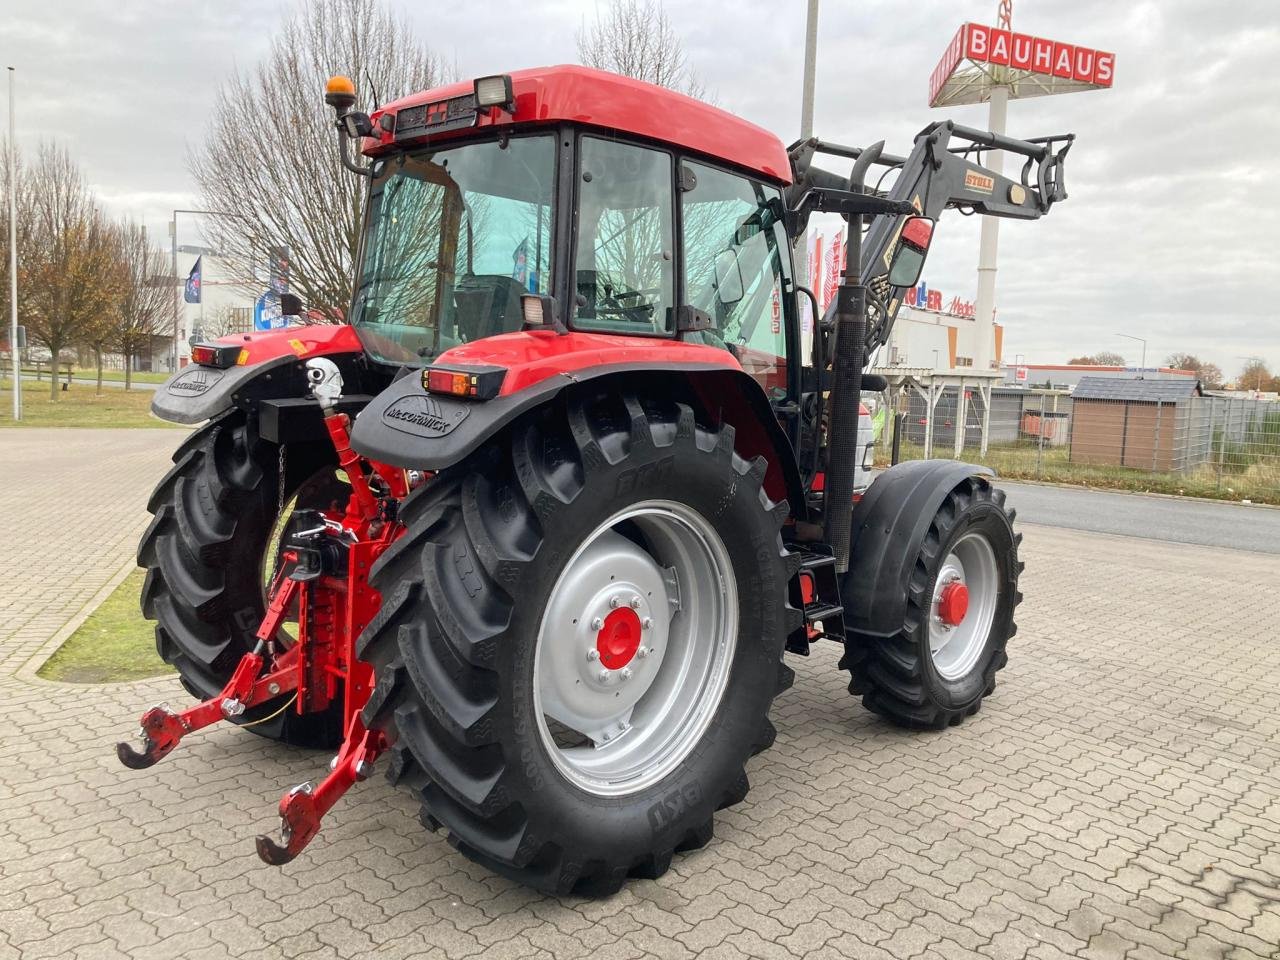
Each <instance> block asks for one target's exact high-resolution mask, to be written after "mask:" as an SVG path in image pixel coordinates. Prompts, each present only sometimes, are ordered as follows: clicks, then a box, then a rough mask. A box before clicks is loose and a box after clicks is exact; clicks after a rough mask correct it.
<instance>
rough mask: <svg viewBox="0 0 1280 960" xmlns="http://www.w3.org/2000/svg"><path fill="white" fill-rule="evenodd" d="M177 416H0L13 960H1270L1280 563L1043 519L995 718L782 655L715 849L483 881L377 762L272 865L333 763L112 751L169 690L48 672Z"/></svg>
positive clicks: (3, 748) (122, 543)
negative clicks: (740, 795) (591, 886)
mask: <svg viewBox="0 0 1280 960" xmlns="http://www.w3.org/2000/svg"><path fill="white" fill-rule="evenodd" d="M178 439H179V435H178V434H169V433H167V432H160V431H148V432H143V431H127V430H118V431H71V430H60V431H46V430H13V429H9V430H2V431H0V511H2V515H3V516H4V517H5V535H4V538H3V543H4V549H3V551H0V584H2V586H0V957H6V958H7V957H24V958H32V960H34V958H40V957H88V958H95V960H97V958H104V960H105V958H112V957H120V956H125V957H138V958H144V957H159V958H168V957H182V958H184V960H204V958H218V957H246V958H284V957H289V958H301V957H307V958H322V957H344V958H355V957H378V958H399V957H434V958H442V957H485V958H489V957H493V958H519V957H530V958H532V957H545V958H556V960H568V958H575V957H590V958H592V960H615V958H616V960H624V958H633V957H641V956H656V957H663V958H687V957H694V956H697V957H700V958H706V960H712V958H722V957H723V958H728V957H743V956H753V957H763V958H785V960H789V958H797V957H809V956H813V957H868V958H888V957H896V958H912V957H922V958H924V957H932V958H946V960H955V958H965V957H973V958H979V957H986V958H1024V957H1026V958H1037V960H1054V958H1061V957H1068V956H1079V957H1095V958H1121V957H1124V958H1131V960H1155V958H1161V957H1185V958H1226V957H1230V958H1237V960H1246V958H1259V957H1277V956H1280V949H1278V948H1277V944H1278V943H1280V741H1278V740H1277V734H1280V639H1278V638H1277V629H1276V625H1277V622H1280V591H1277V589H1276V588H1277V586H1278V585H1280V560H1278V559H1277V558H1276V557H1274V556H1263V555H1259V554H1253V553H1246V552H1242V551H1229V550H1218V549H1210V548H1203V547H1192V546H1185V545H1180V544H1170V543H1156V542H1153V541H1145V540H1136V539H1122V538H1113V537H1107V536H1102V535H1097V534H1084V533H1077V532H1068V531H1063V530H1058V529H1055V528H1051V527H1039V526H1028V527H1027V528H1026V531H1025V532H1026V541H1025V544H1024V555H1025V559H1026V561H1027V572H1026V575H1025V579H1024V592H1025V593H1026V597H1027V600H1026V602H1025V604H1024V606H1023V608H1022V613H1021V616H1020V617H1019V621H1020V625H1021V631H1020V633H1019V635H1018V637H1017V638H1016V639H1015V641H1014V643H1013V644H1012V646H1011V650H1010V653H1011V660H1010V664H1009V667H1008V669H1006V670H1005V671H1004V672H1003V673H1002V674H1001V678H1000V685H999V687H998V688H997V690H996V693H995V695H994V697H992V698H991V699H990V700H989V701H988V702H987V705H986V706H985V707H984V709H983V711H982V712H981V713H980V714H979V715H978V716H977V717H975V718H973V719H972V720H971V721H970V722H968V723H966V724H964V725H963V726H962V727H959V728H956V729H953V730H948V731H946V732H944V733H940V734H925V735H919V734H909V733H905V732H902V731H899V730H897V729H894V728H892V727H890V726H888V725H886V724H885V723H883V722H881V721H880V720H878V719H876V718H874V717H873V716H872V715H871V714H869V713H867V712H866V711H864V710H863V708H862V707H861V706H860V704H859V703H858V702H857V701H856V700H855V699H854V698H853V697H851V696H850V695H849V694H848V693H847V692H846V691H845V680H844V677H843V675H842V674H841V673H839V672H838V671H837V670H836V656H835V652H834V651H833V650H822V651H819V652H817V653H816V654H815V655H814V656H813V657H811V658H809V659H807V660H797V661H795V662H794V663H793V665H794V666H795V667H796V669H797V674H798V675H797V677H796V683H795V686H794V688H793V689H792V690H790V691H789V692H787V693H786V694H784V695H783V696H782V697H781V698H780V700H779V702H778V704H777V705H776V707H775V711H774V714H775V720H776V722H777V726H778V741H777V745H776V746H775V747H774V748H773V749H772V750H771V751H769V752H768V753H767V754H764V755H762V756H760V757H758V758H756V759H755V760H754V761H753V762H752V764H751V766H750V767H749V773H750V776H751V784H752V791H751V794H750V796H749V798H748V799H747V800H746V801H745V802H744V803H743V804H741V805H739V806H738V807H736V808H734V809H733V810H730V811H725V812H723V813H722V814H721V815H720V817H719V818H718V821H717V826H716V839H715V841H713V842H712V844H711V845H710V846H708V847H707V848H706V849H704V850H702V851H700V852H697V853H694V854H691V855H686V856H683V857H678V858H677V860H676V863H675V865H674V867H673V869H672V871H671V872H670V873H669V874H668V875H667V876H666V877H664V878H662V879H661V880H659V881H656V882H649V881H642V882H635V883H632V884H631V885H630V886H628V887H627V888H626V889H625V890H624V891H623V892H622V893H621V894H619V895H618V896H616V897H614V898H612V899H610V900H606V901H602V902H593V901H584V900H576V899H555V898H549V897H545V896H542V895H539V894H537V893H534V892H531V891H529V890H526V889H523V888H520V887H518V886H514V885H512V884H511V883H509V882H507V881H505V880H502V879H499V878H496V877H494V876H492V875H490V874H489V873H487V872H486V871H484V870H482V869H480V868H479V867H476V866H474V865H472V864H470V863H469V862H467V861H466V860H464V859H463V858H462V857H460V856H459V855H458V854H456V853H455V852H454V851H453V850H452V848H450V847H449V846H448V844H447V843H445V841H444V839H443V838H442V837H441V836H439V835H433V834H429V833H426V832H425V831H424V830H423V829H422V828H421V827H420V826H419V824H418V821H417V818H416V816H415V810H414V806H413V804H412V803H411V802H410V801H409V799H408V798H407V797H406V796H404V795H402V794H400V793H398V792H396V791H395V790H393V789H392V788H391V787H389V786H387V785H386V784H385V783H383V782H382V780H381V779H380V778H376V779H374V780H371V781H369V782H368V783H365V784H361V785H359V786H358V787H357V788H356V789H355V790H353V791H352V792H351V794H349V795H348V797H347V799H346V800H344V801H343V803H342V804H341V805H340V806H339V807H338V808H337V809H335V811H334V812H333V814H332V815H331V816H330V817H329V819H328V820H327V822H326V825H325V829H324V831H323V833H322V834H321V835H320V837H319V838H318V839H317V840H316V841H314V842H313V843H312V845H311V847H310V848H309V849H308V850H307V851H306V852H305V853H304V854H303V856H302V857H301V858H300V859H299V860H298V861H296V862H295V863H293V864H291V865H289V866H288V867H285V868H284V869H275V868H270V867H266V866H264V865H263V864H262V863H260V862H259V861H258V859H257V857H256V856H255V855H254V852H253V846H252V838H253V836H254V835H255V834H256V833H259V832H263V831H269V830H271V829H272V828H273V827H274V825H275V820H276V818H275V806H276V803H277V801H278V798H279V795H280V792H281V790H282V789H283V788H286V787H288V786H289V785H291V784H294V783H297V782H299V781H301V780H304V779H307V778H310V777H312V776H315V775H317V774H318V773H320V772H322V769H323V765H324V761H325V759H326V758H325V757H323V756H321V755H316V754H311V753H307V752H302V751H297V750H292V749H287V748H283V747H280V746H276V745H273V744H270V743H267V742H265V741H263V740H260V739H258V738H255V737H253V736H250V735H247V734H245V733H243V732H240V731H236V730H234V729H213V730H211V731H208V732H206V733H203V734H201V735H198V736H194V737H192V739H191V740H190V741H189V742H187V743H185V744H183V746H182V747H181V748H180V749H179V751H178V752H176V753H175V754H174V755H172V756H171V757H169V758H168V759H166V760H165V761H164V762H163V763H161V764H160V765H158V766H157V767H155V768H152V769H151V770H147V771H141V772H133V771H128V770H126V769H124V768H123V767H121V766H120V765H119V763H118V762H117V761H116V759H115V756H114V752H113V749H112V744H113V743H114V741H115V740H117V739H119V738H120V737H121V736H122V735H127V734H129V733H130V732H131V731H132V729H133V727H134V725H135V723H136V717H137V715H138V713H139V710H140V709H141V708H142V707H144V706H146V705H148V704H150V703H152V702H155V701H157V700H161V699H166V698H168V699H171V700H173V701H174V702H175V703H181V702H185V700H184V697H183V695H182V693H181V692H180V690H179V688H178V686H177V683H176V682H175V681H174V680H172V679H162V680H154V681H147V682H142V683H130V684H114V685H105V686H73V685H67V684H53V683H47V682H44V681H40V680H37V679H35V678H34V675H33V672H32V671H33V668H34V666H35V665H36V663H37V661H38V659H39V657H40V656H41V655H43V654H41V653H40V651H42V649H43V650H47V649H48V648H49V645H50V642H51V640H52V638H54V637H55V634H57V633H58V631H59V629H60V628H62V627H63V625H64V624H66V623H67V621H68V620H70V619H71V618H73V617H74V616H76V614H77V613H78V612H79V611H80V610H81V609H82V608H83V607H84V606H85V604H86V602H88V601H89V600H90V599H91V598H92V597H93V596H94V595H95V594H96V593H98V592H99V591H101V590H103V589H104V587H105V586H107V585H108V584H109V582H110V580H111V579H112V577H113V576H114V575H116V574H117V573H118V572H119V571H120V570H121V568H122V565H123V564H124V563H125V562H126V561H127V559H128V556H129V554H130V553H131V551H132V549H133V545H134V543H135V541H136V539H137V536H138V534H139V533H140V532H141V530H142V528H143V525H144V522H145V512H144V504H145V500H146V496H147V494H148V492H149V491H150V489H151V486H152V484H153V483H154V481H155V480H156V479H157V478H158V477H159V475H160V473H161V472H162V471H163V469H164V468H165V465H166V463H167V460H168V455H169V453H170V451H171V449H172V448H173V447H174V446H175V445H176V443H177V441H178Z"/></svg>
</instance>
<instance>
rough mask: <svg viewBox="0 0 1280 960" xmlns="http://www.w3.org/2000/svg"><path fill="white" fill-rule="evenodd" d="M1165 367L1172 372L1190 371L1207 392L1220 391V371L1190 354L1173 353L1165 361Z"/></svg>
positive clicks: (1212, 364)
mask: <svg viewBox="0 0 1280 960" xmlns="http://www.w3.org/2000/svg"><path fill="white" fill-rule="evenodd" d="M1165 365H1166V366H1168V367H1172V368H1173V369H1174V370H1190V371H1192V372H1193V373H1194V374H1195V375H1196V377H1197V378H1198V379H1199V380H1200V383H1201V384H1202V385H1203V386H1204V387H1205V388H1206V389H1208V390H1221V389H1222V384H1223V380H1224V378H1223V376H1222V369H1221V368H1220V367H1219V366H1218V365H1217V364H1216V363H1206V362H1205V361H1203V360H1201V359H1200V358H1199V357H1197V356H1196V355H1195V354H1192V353H1173V354H1170V355H1169V357H1168V359H1166V360H1165Z"/></svg>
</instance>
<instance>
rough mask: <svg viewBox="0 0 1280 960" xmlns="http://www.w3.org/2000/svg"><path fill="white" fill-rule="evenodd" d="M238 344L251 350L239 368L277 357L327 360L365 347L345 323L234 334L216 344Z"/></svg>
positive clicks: (218, 340) (318, 324) (216, 341)
mask: <svg viewBox="0 0 1280 960" xmlns="http://www.w3.org/2000/svg"><path fill="white" fill-rule="evenodd" d="M213 342H214V343H219V344H234V345H236V346H238V347H241V348H242V349H245V350H248V351H249V353H248V356H247V357H245V360H244V362H243V363H237V364H236V365H237V366H240V367H248V366H253V365H254V364H255V363H264V362H266V361H267V360H275V359H276V358H277V357H289V356H293V357H323V356H325V355H326V354H331V353H363V352H364V347H363V346H361V344H360V338H359V337H357V336H356V332H355V330H354V329H353V328H352V327H351V326H350V325H349V324H345V323H317V324H312V325H310V326H305V327H284V328H282V329H280V330H262V331H259V332H257V333H234V334H231V335H230V336H226V337H219V338H218V339H217V340H214V341H213Z"/></svg>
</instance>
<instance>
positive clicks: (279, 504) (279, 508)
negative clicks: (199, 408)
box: [276, 443, 285, 523]
mask: <svg viewBox="0 0 1280 960" xmlns="http://www.w3.org/2000/svg"><path fill="white" fill-rule="evenodd" d="M284 448H285V445H284V444H283V443H282V444H280V454H279V456H278V457H277V458H276V459H277V461H278V463H277V465H278V468H279V469H278V476H277V479H276V522H277V523H278V522H279V521H280V520H281V519H283V517H284Z"/></svg>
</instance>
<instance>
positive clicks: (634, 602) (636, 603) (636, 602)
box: [631, 597, 640, 610]
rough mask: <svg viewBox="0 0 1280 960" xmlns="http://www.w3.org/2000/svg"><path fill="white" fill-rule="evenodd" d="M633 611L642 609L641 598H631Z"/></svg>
mask: <svg viewBox="0 0 1280 960" xmlns="http://www.w3.org/2000/svg"><path fill="white" fill-rule="evenodd" d="M631 609H632V610H639V609H640V598H639V597H632V598H631Z"/></svg>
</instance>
